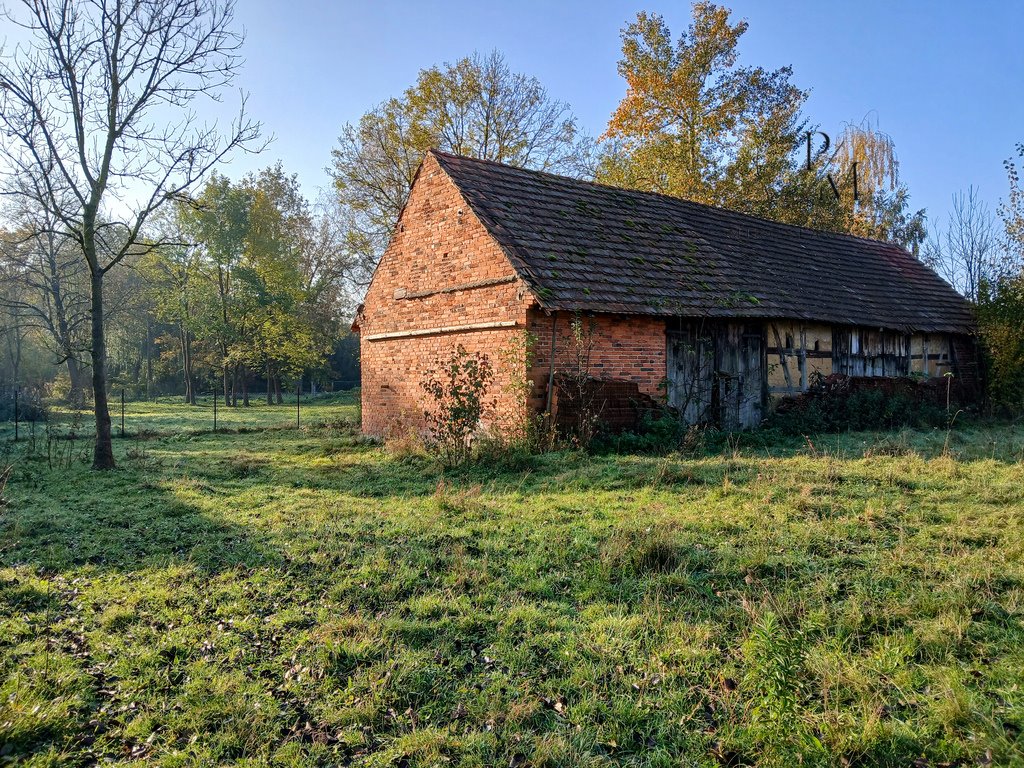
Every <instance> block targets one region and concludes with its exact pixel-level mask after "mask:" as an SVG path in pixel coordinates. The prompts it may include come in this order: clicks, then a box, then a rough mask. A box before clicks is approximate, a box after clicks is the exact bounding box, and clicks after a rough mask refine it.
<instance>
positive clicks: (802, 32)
mask: <svg viewBox="0 0 1024 768" xmlns="http://www.w3.org/2000/svg"><path fill="white" fill-rule="evenodd" d="M725 5H727V6H728V7H730V8H732V10H733V12H734V17H738V18H745V19H746V20H747V21H748V22H749V23H750V29H749V30H748V32H747V34H746V35H745V36H744V37H743V39H742V41H741V47H740V52H741V58H740V61H741V63H746V64H748V65H754V66H757V65H760V66H764V67H768V68H774V67H778V66H782V65H786V64H789V65H792V67H793V69H794V81H795V83H796V84H797V85H799V86H801V87H803V88H807V89H810V90H811V97H810V100H809V102H808V104H807V110H806V111H807V115H808V117H810V118H811V120H812V121H814V122H817V123H819V124H820V125H821V126H822V128H823V130H825V131H827V132H830V133H832V134H833V135H834V134H836V133H838V131H839V129H840V127H841V124H842V123H843V122H844V121H851V120H853V121H859V120H860V119H861V118H863V117H864V116H865V115H866V114H867V113H869V112H871V113H873V114H874V115H875V116H876V117H877V119H878V122H879V125H880V127H881V129H882V130H884V131H886V132H887V133H889V134H890V135H891V136H892V137H893V138H894V140H895V141H896V148H897V152H898V155H899V158H900V162H901V172H902V175H903V180H904V181H905V182H906V184H907V185H908V186H909V188H910V193H911V203H912V205H913V206H914V208H915V209H916V208H918V207H926V208H927V209H928V213H929V221H930V222H934V221H935V220H936V219H937V218H943V217H945V216H946V215H947V213H948V210H949V208H950V198H951V196H952V194H953V193H954V192H956V191H958V190H961V189H966V188H967V187H968V185H971V184H973V185H975V186H976V187H978V188H979V190H980V193H981V196H982V198H983V199H985V200H986V201H988V203H989V204H990V206H991V207H992V208H993V209H994V208H995V205H996V204H997V203H998V201H999V199H1000V198H1001V197H1004V196H1005V194H1006V188H1007V187H1006V176H1005V173H1004V171H1003V167H1002V162H1003V160H1004V159H1006V158H1007V157H1009V156H1010V155H1011V154H1012V153H1013V148H1014V143H1015V142H1024V34H1022V32H1024V1H1022V0H1016V1H1014V0H1007V1H1006V2H1002V3H994V2H979V3H966V2H962V0H961V1H959V2H957V1H953V0H940V1H939V2H914V3H909V2H907V3H901V2H894V0H888V1H874V0H872V1H871V2H858V3H856V4H852V3H851V4H849V5H848V6H847V5H845V4H843V3H840V2H832V1H830V0H826V2H822V0H785V1H783V2H764V1H763V0H762V1H761V2H757V1H755V0H735V1H734V2H731V3H729V2H726V3H725ZM689 9H690V6H689V4H688V3H685V2H672V3H665V2H660V3H659V2H654V3H629V2H585V1H574V2H552V0H546V1H544V2H537V1H536V0H518V1H517V2H508V3H503V2H490V1H488V0H473V1H472V2H462V1H460V2H445V3H428V2H387V1H386V0H385V1H381V2H366V0H361V1H360V2H348V1H338V2H313V0H290V1H285V2H282V0H240V2H239V6H238V12H237V21H238V23H239V24H240V25H242V26H243V27H244V28H245V30H246V32H247V40H246V46H245V51H244V52H245V57H246V60H247V63H246V66H245V69H244V71H243V74H242V77H241V80H240V83H239V84H240V85H241V86H242V87H243V88H244V89H246V90H248V91H249V93H250V102H249V106H250V109H251V111H252V113H253V115H254V117H256V118H258V119H260V120H262V121H263V122H264V125H265V127H266V130H267V132H268V133H273V134H274V135H275V136H276V141H275V142H274V143H273V144H272V145H271V146H270V148H269V149H268V150H267V152H266V153H265V154H263V155H261V156H258V157H255V158H251V157H240V158H238V159H237V160H236V161H235V162H234V163H232V166H231V167H230V168H228V169H225V170H226V171H227V172H228V174H229V175H231V176H237V175H240V174H241V172H243V171H245V170H248V169H250V168H255V167H260V166H263V165H267V164H269V163H271V162H273V161H275V160H277V159H280V160H282V161H283V163H284V165H285V167H286V169H287V170H289V171H291V172H294V173H298V175H299V178H300V180H301V182H302V184H303V187H304V189H305V190H306V193H307V194H308V195H309V196H310V197H314V196H315V193H316V190H317V188H326V187H328V186H329V178H328V176H327V174H326V173H325V171H324V167H325V166H326V165H327V164H328V163H329V162H330V151H331V149H332V147H333V146H334V144H335V141H336V138H337V135H338V133H339V131H340V128H341V126H342V125H343V124H344V123H345V122H347V121H353V122H354V121H356V120H358V118H359V116H360V115H361V114H362V113H363V112H365V111H366V110H367V109H369V108H370V107H371V106H373V105H374V104H376V103H377V102H379V101H382V100H384V99H386V98H388V97H390V96H392V95H395V94H398V93H400V92H401V91H402V90H403V89H404V88H405V87H406V86H408V85H409V84H410V83H412V82H413V80H414V79H415V77H416V73H417V72H418V70H419V69H421V68H423V67H428V66H430V65H432V64H435V63H440V62H444V61H452V60H454V59H457V58H459V57H461V56H464V55H466V54H468V53H471V52H472V51H473V50H480V51H489V50H490V49H492V48H497V49H498V50H500V51H502V52H503V53H504V54H505V55H506V57H507V59H508V61H509V63H510V65H511V66H512V68H513V69H514V70H515V71H519V72H524V73H527V74H530V75H534V76H536V77H537V78H539V79H540V80H541V82H542V83H543V84H544V85H545V86H546V87H547V89H548V91H549V92H550V93H551V94H552V95H553V96H555V97H557V98H559V99H561V100H563V101H567V102H569V103H570V104H571V105H572V108H573V111H574V112H575V114H576V115H577V116H578V118H579V120H580V123H581V125H582V127H583V128H584V130H586V131H587V132H588V133H590V134H592V135H594V136H596V135H599V134H600V133H601V132H602V131H603V130H604V127H605V124H606V122H607V120H608V117H609V115H610V114H611V112H612V110H613V109H614V108H615V105H616V104H617V103H618V101H619V99H620V98H621V97H622V95H623V93H624V90H625V86H624V83H623V81H622V80H621V79H620V78H619V76H618V73H617V72H616V62H617V61H618V58H619V44H620V40H619V31H620V29H621V28H622V27H623V25H624V24H625V23H626V22H627V21H628V20H630V19H632V18H633V17H634V16H635V14H636V12H637V11H639V10H648V11H654V12H657V13H661V14H662V15H663V16H664V17H665V19H666V21H667V22H668V24H669V26H670V28H671V29H672V31H673V35H676V34H678V32H679V31H681V30H682V29H684V28H685V26H686V25H687V23H688V21H689Z"/></svg>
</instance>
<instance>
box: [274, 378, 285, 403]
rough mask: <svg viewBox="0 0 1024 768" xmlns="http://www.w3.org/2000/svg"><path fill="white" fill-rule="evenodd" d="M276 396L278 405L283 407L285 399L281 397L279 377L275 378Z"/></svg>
mask: <svg viewBox="0 0 1024 768" xmlns="http://www.w3.org/2000/svg"><path fill="white" fill-rule="evenodd" d="M274 396H275V397H276V398H277V404H278V405H283V404H284V398H283V397H281V376H280V375H277V376H275V377H274Z"/></svg>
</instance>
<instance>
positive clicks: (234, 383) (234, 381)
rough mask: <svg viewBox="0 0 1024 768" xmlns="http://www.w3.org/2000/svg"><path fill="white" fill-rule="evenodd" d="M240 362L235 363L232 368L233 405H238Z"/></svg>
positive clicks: (233, 406)
mask: <svg viewBox="0 0 1024 768" xmlns="http://www.w3.org/2000/svg"><path fill="white" fill-rule="evenodd" d="M239 367H240V366H239V364H238V363H235V364H234V366H233V367H232V368H231V407H232V408H237V407H238V369H239Z"/></svg>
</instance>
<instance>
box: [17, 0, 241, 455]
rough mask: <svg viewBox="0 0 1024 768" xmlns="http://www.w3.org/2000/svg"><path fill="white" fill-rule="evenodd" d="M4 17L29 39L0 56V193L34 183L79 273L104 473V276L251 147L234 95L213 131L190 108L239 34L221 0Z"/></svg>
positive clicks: (234, 63) (29, 11)
mask: <svg viewBox="0 0 1024 768" xmlns="http://www.w3.org/2000/svg"><path fill="white" fill-rule="evenodd" d="M5 16H6V19H7V20H8V22H10V23H13V24H16V25H17V26H19V27H20V28H21V29H22V30H24V31H25V32H26V34H27V35H28V37H29V40H30V42H28V43H25V44H22V45H19V46H18V47H16V48H15V49H14V50H13V51H4V52H3V53H2V55H0V126H2V128H3V131H2V133H0V157H2V158H3V161H4V165H5V166H6V168H5V173H6V175H7V178H6V180H7V182H8V183H7V184H6V189H5V191H6V192H7V193H9V194H15V195H17V194H20V191H19V184H18V183H16V180H18V179H22V178H24V177H25V176H30V177H33V178H37V179H39V180H40V181H41V182H42V185H41V194H40V195H39V197H40V202H41V203H42V204H43V205H44V206H45V207H46V209H47V210H48V212H49V213H50V214H51V215H52V216H54V217H55V218H56V220H57V221H58V222H59V230H60V232H61V233H62V234H67V235H69V236H70V237H72V238H73V239H74V241H75V242H76V243H77V245H78V247H79V248H80V250H81V256H82V258H83V259H84V260H85V262H86V264H87V266H88V269H89V281H90V312H91V334H90V335H91V355H92V380H93V399H94V405H95V415H96V443H95V448H94V451H93V467H94V468H96V469H108V468H112V467H113V466H114V455H113V449H112V444H111V430H110V413H109V409H108V405H107V373H106V339H105V335H104V322H103V285H104V276H105V275H106V274H107V273H108V272H109V271H110V270H111V269H113V268H114V267H115V266H116V265H118V264H119V263H120V262H122V261H123V260H124V259H125V258H126V257H127V256H128V255H129V254H139V253H141V252H145V251H147V250H148V249H151V248H153V247H155V246H158V245H160V243H159V242H156V243H154V242H153V241H150V240H147V239H146V237H145V236H144V234H143V233H144V228H145V226H146V224H147V222H148V221H149V220H150V218H151V217H152V216H153V214H154V213H155V212H156V211H157V210H159V209H160V208H161V207H162V206H163V205H165V204H166V203H167V202H168V201H170V200H174V199H176V198H178V197H180V196H182V195H183V194H184V193H185V192H186V191H187V190H188V189H189V188H191V187H192V186H193V185H195V184H196V183H197V182H198V181H199V180H200V179H202V178H203V177H204V176H205V175H206V174H207V173H208V172H209V170H210V169H211V168H212V167H213V166H214V165H215V164H216V163H217V162H219V161H220V160H221V159H222V158H223V157H224V156H225V155H226V154H227V153H228V152H230V151H231V150H233V149H235V148H238V147H245V146H247V145H251V144H252V142H254V141H255V140H256V139H257V138H258V136H259V130H260V126H259V124H258V123H254V122H252V121H251V120H250V119H249V118H248V117H247V116H246V113H245V100H244V97H243V99H242V106H241V109H240V111H239V114H238V117H237V118H236V119H235V120H234V121H233V122H232V123H231V125H230V127H229V129H228V130H226V131H223V132H222V131H221V130H220V129H219V128H218V126H217V124H216V123H213V124H206V123H202V122H200V120H199V118H198V117H197V115H196V113H195V112H194V111H193V104H194V102H195V101H196V100H197V99H198V98H200V97H207V98H210V99H212V100H217V99H218V95H219V93H220V91H221V90H222V89H223V88H225V87H227V86H229V85H230V84H231V83H232V81H233V80H234V77H235V75H236V74H237V72H238V69H239V67H240V66H241V59H240V57H239V50H240V48H241V45H242V40H243V38H242V36H241V35H240V34H237V33H235V32H233V31H232V29H231V26H232V22H233V19H234V2H233V0H133V1H132V2H122V0H21V3H20V11H19V12H17V13H16V12H7V13H6V14H5ZM68 197H70V198H71V200H72V201H73V203H72V205H70V206H68V205H66V204H65V200H66V199H68Z"/></svg>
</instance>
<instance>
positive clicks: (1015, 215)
mask: <svg viewBox="0 0 1024 768" xmlns="http://www.w3.org/2000/svg"><path fill="white" fill-rule="evenodd" d="M1017 156H1018V157H1019V158H1020V160H1022V161H1024V143H1020V144H1018V145H1017ZM1003 167H1004V168H1006V177H1007V181H1008V182H1009V185H1010V194H1009V197H1008V198H1007V199H1006V200H1005V201H1003V202H1002V203H1000V205H999V218H1000V219H1001V220H1002V222H1003V239H1002V246H1003V251H1004V254H1005V257H1006V259H1007V263H1006V264H1005V265H1004V267H1003V270H1002V271H1003V272H1013V271H1017V270H1019V269H1020V268H1021V267H1022V266H1024V186H1022V185H1021V180H1020V170H1019V169H1018V168H1017V162H1016V161H1014V160H1013V159H1012V158H1011V159H1008V160H1006V162H1004V163H1003Z"/></svg>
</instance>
